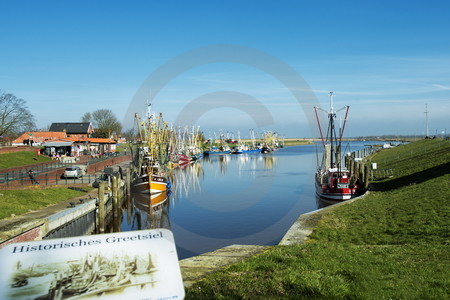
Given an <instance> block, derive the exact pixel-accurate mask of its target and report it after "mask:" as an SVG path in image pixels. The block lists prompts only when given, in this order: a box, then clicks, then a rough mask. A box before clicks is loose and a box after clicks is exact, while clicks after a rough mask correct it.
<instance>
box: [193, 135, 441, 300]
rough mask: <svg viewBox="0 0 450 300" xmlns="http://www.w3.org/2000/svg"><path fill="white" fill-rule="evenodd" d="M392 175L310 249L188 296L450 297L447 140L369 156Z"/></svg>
mask: <svg viewBox="0 0 450 300" xmlns="http://www.w3.org/2000/svg"><path fill="white" fill-rule="evenodd" d="M370 159H371V161H372V162H377V164H378V168H379V169H383V168H392V169H394V177H393V178H388V179H385V180H382V181H379V182H373V183H372V187H373V190H372V191H371V192H370V194H369V195H367V196H366V197H364V198H361V199H359V200H358V201H355V202H353V203H351V204H348V205H343V206H339V207H335V208H333V209H331V210H329V212H328V213H327V214H326V215H325V216H324V217H323V218H322V219H321V221H320V223H319V225H318V226H317V228H316V229H315V230H314V232H313V234H312V236H311V239H310V241H309V242H308V243H307V244H305V245H296V246H276V247H273V248H272V249H271V250H269V251H267V252H266V253H263V254H261V255H259V256H256V257H254V258H251V259H249V260H246V261H244V262H242V263H239V264H236V265H233V266H231V267H229V268H227V269H224V270H223V271H221V272H218V273H215V274H212V275H210V276H208V277H206V278H205V279H203V280H202V281H200V282H199V283H197V284H196V285H193V286H192V287H191V288H189V289H188V290H187V297H186V298H187V299H207V298H215V299H254V298H264V299H270V298H286V299H450V292H449V285H450V283H449V278H450V271H449V270H450V254H449V253H450V247H449V228H450V226H449V225H450V221H449V220H450V205H449V202H450V200H449V199H450V186H449V182H450V175H449V172H450V168H449V165H450V141H443V140H422V141H418V142H414V143H411V144H408V145H402V146H398V147H396V148H393V149H387V150H383V151H381V152H379V153H377V154H375V155H374V156H372V157H371V158H370Z"/></svg>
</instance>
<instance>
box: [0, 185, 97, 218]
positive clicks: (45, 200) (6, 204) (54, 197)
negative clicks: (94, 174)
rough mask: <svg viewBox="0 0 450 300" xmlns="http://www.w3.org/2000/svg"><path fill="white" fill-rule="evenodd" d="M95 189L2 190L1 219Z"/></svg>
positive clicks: (0, 194)
mask: <svg viewBox="0 0 450 300" xmlns="http://www.w3.org/2000/svg"><path fill="white" fill-rule="evenodd" d="M92 189H93V188H92V187H90V186H88V187H83V188H81V189H78V188H77V189H72V188H64V187H57V188H49V189H32V190H0V200H1V201H0V219H4V218H8V217H10V216H11V215H20V214H24V213H27V212H29V211H33V210H38V209H42V208H44V207H46V206H49V205H53V204H57V203H60V202H62V201H65V200H69V199H72V198H75V197H78V196H83V195H85V194H86V193H88V192H89V191H91V190H92Z"/></svg>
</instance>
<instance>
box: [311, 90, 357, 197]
mask: <svg viewBox="0 0 450 300" xmlns="http://www.w3.org/2000/svg"><path fill="white" fill-rule="evenodd" d="M329 96H330V110H329V111H328V112H327V111H325V110H322V109H320V108H319V107H317V106H316V107H314V110H315V113H316V119H317V124H318V126H319V131H320V136H321V140H322V145H323V148H324V151H323V157H322V161H321V163H320V165H318V168H317V172H316V174H315V181H316V194H317V196H318V197H320V198H321V199H327V200H333V201H343V200H348V199H351V198H353V197H356V196H358V195H360V194H362V193H363V192H364V190H363V188H362V187H360V185H359V182H358V180H356V177H355V176H354V174H351V172H350V171H349V170H347V169H346V167H345V165H344V163H343V161H344V160H343V156H342V153H341V149H342V147H341V144H342V136H343V134H344V129H345V124H346V122H347V116H348V111H349V106H345V107H343V108H341V109H339V110H337V111H334V108H333V92H330V94H329ZM318 110H322V111H324V112H325V113H327V115H328V128H327V133H326V136H324V135H323V133H322V127H321V125H320V120H319V116H318ZM340 111H345V117H344V121H343V124H342V128H336V120H335V119H336V114H337V113H338V112H340Z"/></svg>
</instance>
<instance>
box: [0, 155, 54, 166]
mask: <svg viewBox="0 0 450 300" xmlns="http://www.w3.org/2000/svg"><path fill="white" fill-rule="evenodd" d="M50 160H51V159H50V158H49V157H48V156H45V155H40V156H38V155H37V154H36V152H31V151H19V152H13V153H4V154H0V170H1V169H8V168H13V167H22V166H27V165H33V164H38V163H42V162H46V161H50Z"/></svg>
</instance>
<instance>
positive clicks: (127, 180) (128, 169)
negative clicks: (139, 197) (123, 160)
mask: <svg viewBox="0 0 450 300" xmlns="http://www.w3.org/2000/svg"><path fill="white" fill-rule="evenodd" d="M126 176H127V178H126V187H127V195H128V196H129V195H130V194H131V170H130V168H127V175H126Z"/></svg>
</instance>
